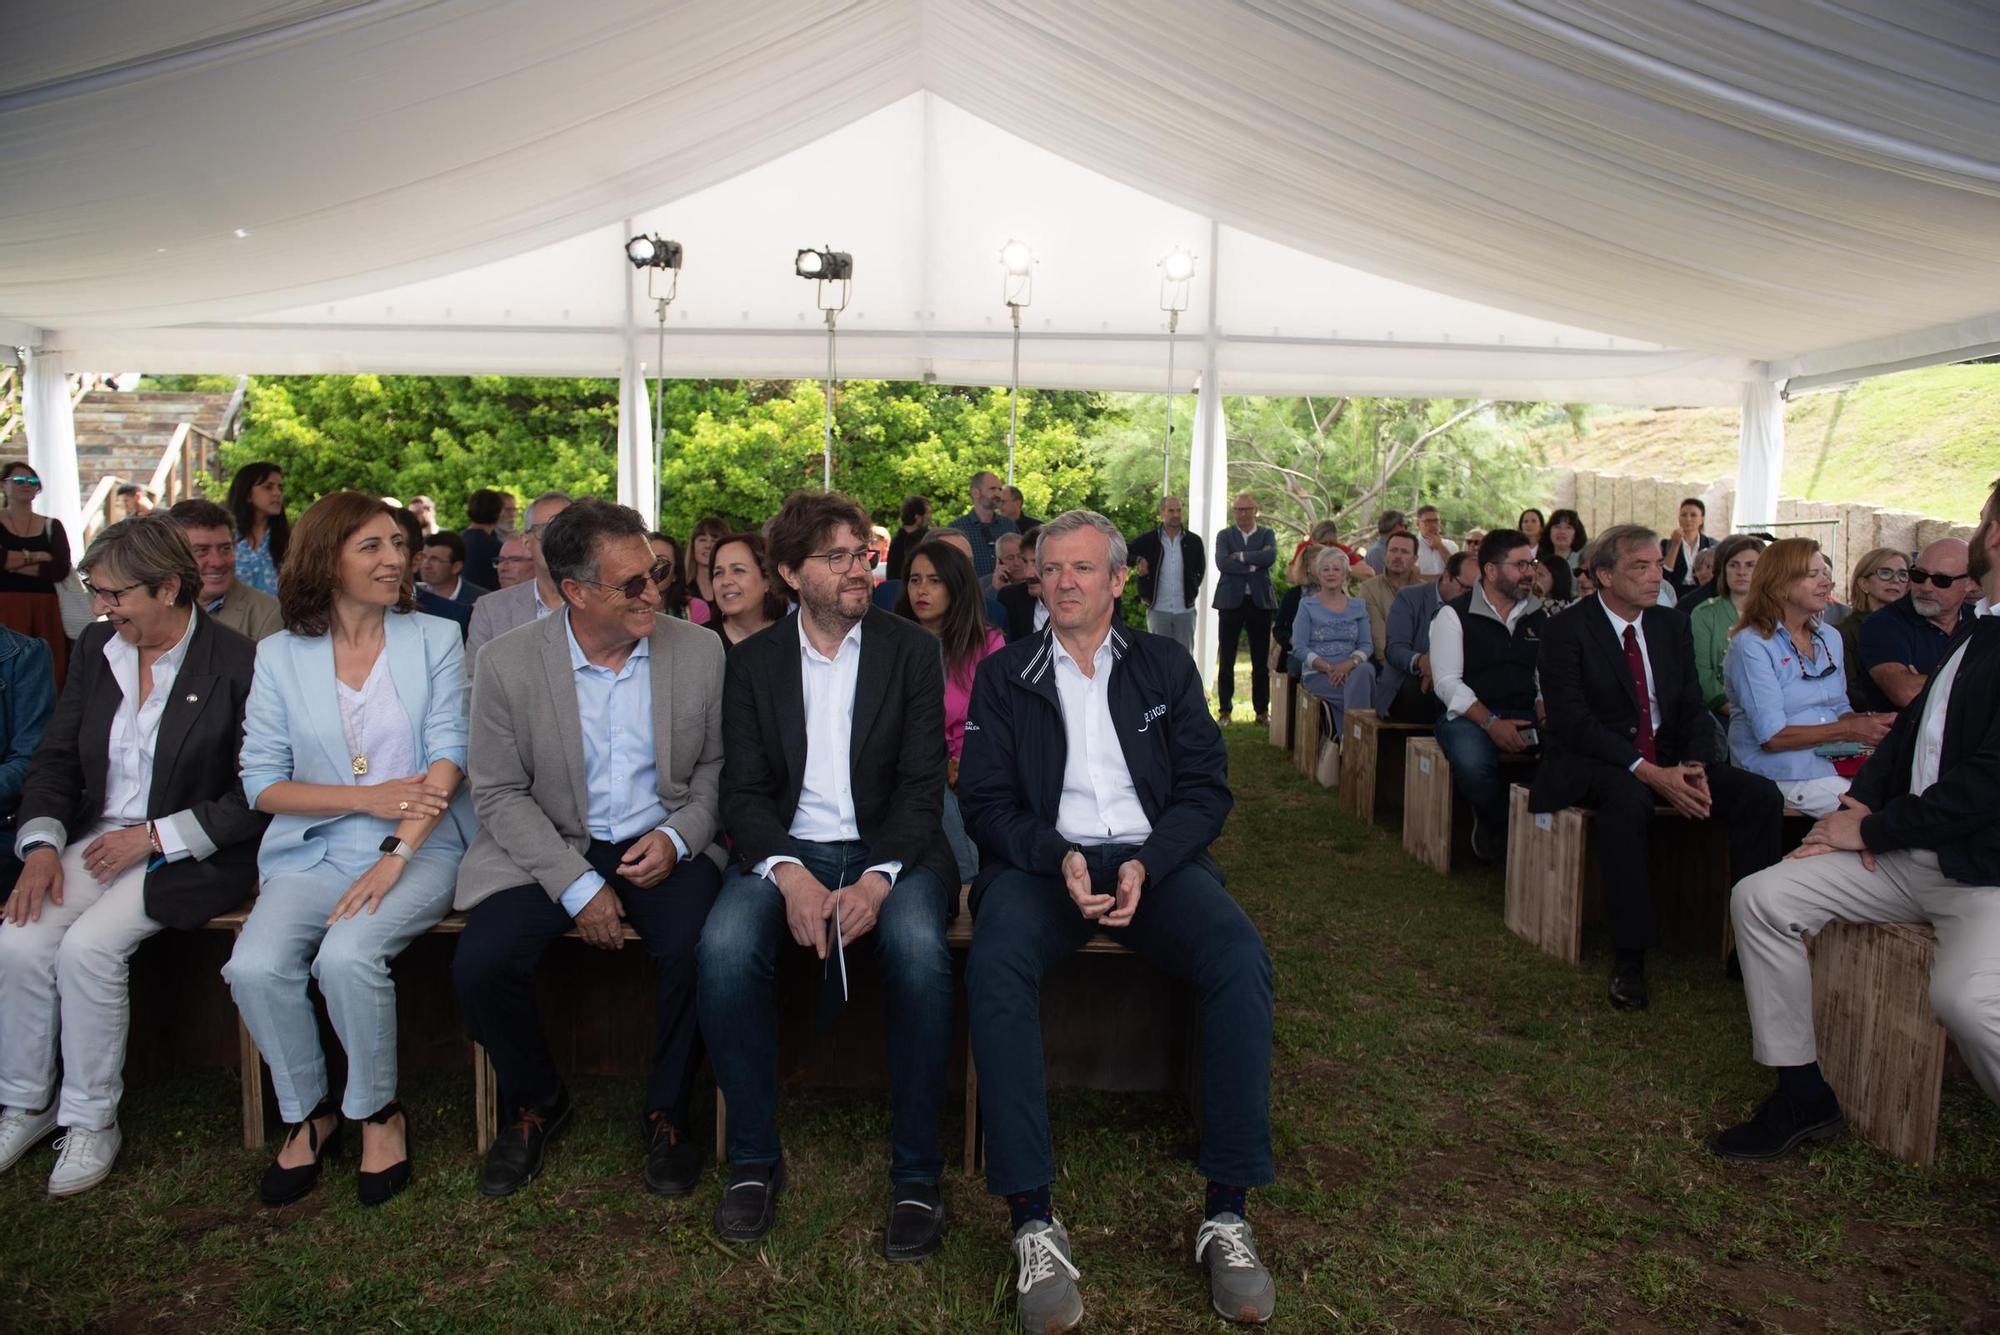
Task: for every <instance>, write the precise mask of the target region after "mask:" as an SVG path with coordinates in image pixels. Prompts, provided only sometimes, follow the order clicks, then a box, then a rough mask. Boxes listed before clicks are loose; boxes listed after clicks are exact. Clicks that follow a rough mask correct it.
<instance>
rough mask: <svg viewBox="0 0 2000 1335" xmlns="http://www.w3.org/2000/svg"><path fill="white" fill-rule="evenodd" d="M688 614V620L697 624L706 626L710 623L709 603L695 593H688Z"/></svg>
mask: <svg viewBox="0 0 2000 1335" xmlns="http://www.w3.org/2000/svg"><path fill="white" fill-rule="evenodd" d="M687 614H688V620H689V621H692V622H694V624H695V625H697V626H706V625H707V624H708V618H709V607H708V604H707V603H706V602H704V601H703V600H702V599H700V598H697V597H696V596H695V595H693V594H689V595H688V601H687Z"/></svg>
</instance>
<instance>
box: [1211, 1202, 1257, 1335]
mask: <svg viewBox="0 0 2000 1335" xmlns="http://www.w3.org/2000/svg"><path fill="white" fill-rule="evenodd" d="M1194 1259H1195V1261H1196V1263H1197V1264H1199V1263H1202V1262H1203V1261H1204V1260H1205V1261H1206V1263H1207V1265H1208V1300H1209V1302H1211V1303H1212V1304H1214V1306H1215V1314H1216V1315H1217V1316H1219V1317H1221V1318H1222V1319H1223V1320H1224V1321H1240V1322H1243V1323H1244V1324H1245V1325H1252V1326H1261V1325H1263V1324H1264V1323H1265V1322H1266V1321H1269V1320H1270V1319H1271V1309H1272V1308H1273V1307H1275V1306H1276V1305H1277V1301H1278V1286H1277V1284H1276V1283H1274V1282H1273V1281H1272V1279H1271V1272H1270V1271H1268V1270H1266V1269H1265V1268H1264V1263H1263V1262H1262V1261H1260V1260H1258V1259H1257V1242H1256V1239H1254V1238H1252V1237H1251V1236H1250V1222H1249V1221H1248V1220H1246V1219H1243V1218H1241V1217H1240V1216H1238V1215H1234V1214H1230V1213H1228V1212H1227V1211H1225V1212H1224V1213H1222V1214H1219V1215H1217V1216H1216V1217H1215V1218H1213V1219H1210V1220H1207V1221H1205V1222H1204V1223H1203V1224H1202V1226H1201V1230H1200V1231H1199V1232H1198V1233H1196V1234H1195V1235H1194Z"/></svg>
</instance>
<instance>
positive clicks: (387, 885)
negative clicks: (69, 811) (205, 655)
mask: <svg viewBox="0 0 2000 1335" xmlns="http://www.w3.org/2000/svg"><path fill="white" fill-rule="evenodd" d="M411 568H412V567H411V562H410V559H409V552H408V550H407V541H406V539H405V538H404V536H403V530H402V528H401V527H400V526H399V525H398V524H397V522H396V518H395V516H394V514H393V513H392V512H391V511H390V509H389V507H388V506H387V505H385V504H383V503H382V502H381V501H379V500H377V499H376V498H375V497H373V496H364V495H362V494H361V493H359V492H353V491H337V492H334V493H333V494H332V495H330V496H326V497H323V498H321V499H320V500H318V501H316V502H315V503H314V504H313V506H312V508H310V509H308V510H307V511H306V512H305V514H304V515H303V516H301V517H300V519H299V531H298V535H297V542H296V543H295V545H294V547H293V549H292V553H291V558H290V560H288V561H287V562H286V564H285V569H284V574H283V576H282V578H281V579H280V581H279V589H278V601H279V603H280V605H281V610H282V612H283V615H284V618H285V629H284V630H283V631H281V632H279V633H278V634H276V635H273V636H271V637H270V638H269V639H267V640H265V641H263V642H262V643H261V644H259V645H258V646H257V672H256V677H255V679H254V681H253V682H252V685H251V688H250V701H249V705H248V708H247V709H246V711H245V716H244V723H243V759H242V766H243V796H244V798H245V800H246V801H248V802H249V804H250V805H251V806H252V807H253V808H255V809H256V810H258V811H263V812H268V813H270V814H271V816H272V817H273V819H272V821H271V828H270V829H269V831H268V832H266V834H265V835H264V843H263V846H262V848H261V849H260V850H259V852H258V857H257V867H258V871H259V873H260V874H261V875H262V878H263V893H262V894H260V895H259V896H258V897H257V906H256V907H255V908H254V909H252V910H251V912H250V920H249V921H248V922H247V923H245V924H244V926H243V932H242V935H241V936H239V937H238V938H237V941H236V950H235V952H234V953H233V954H232V955H231V956H230V958H229V963H228V964H227V965H225V966H224V967H223V971H222V974H223V977H224V978H225V979H226V980H228V983H229V988H230V991H231V993H233V994H234V996H235V998H236V1009H237V1011H238V1012H239V1013H240V1014H241V1015H242V1017H243V1023H244V1025H245V1027H247V1028H248V1029H249V1031H250V1035H251V1037H252V1038H254V1039H255V1040H256V1041H257V1048H258V1050H259V1051H260V1052H262V1053H263V1054H264V1060H265V1061H266V1062H267V1063H268V1064H269V1065H270V1067H271V1082H272V1085H273V1086H274V1087H275V1088H276V1089H277V1092H278V1107H279V1111H280V1112H281V1114H282V1115H283V1117H284V1119H285V1121H286V1122H287V1123H289V1124H290V1126H291V1128H292V1129H291V1133H290V1134H289V1135H287V1136H286V1138H285V1143H284V1147H283V1148H282V1149H281V1150H280V1151H279V1152H278V1157H277V1160H276V1161H275V1162H274V1163H272V1164H271V1165H270V1167H269V1168H268V1169H266V1170H265V1173H264V1180H263V1185H262V1187H261V1189H260V1193H259V1194H260V1195H261V1196H262V1198H263V1200H264V1203H265V1204H266V1205H284V1204H287V1203H289V1202H291V1201H296V1200H298V1199H300V1198H301V1197H303V1196H304V1195H305V1194H306V1193H307V1192H309V1191H311V1190H312V1189H313V1186H314V1185H315V1184H316V1183H317V1181H318V1179H319V1169H320V1164H321V1163H322V1161H323V1160H324V1159H325V1157H326V1155H327V1152H328V1150H329V1149H330V1147H331V1145H332V1142H333V1139H334V1137H335V1135H336V1134H337V1133H338V1131H339V1127H340V1118H341V1115H342V1114H345V1115H346V1116H347V1117H348V1118H349V1119H350V1120H352V1121H357V1122H360V1123H361V1124H362V1126H361V1165H360V1168H361V1171H360V1173H359V1175H358V1176H357V1178H356V1179H355V1188H356V1193H357V1195H359V1197H360V1198H361V1202H362V1204H364V1205H380V1204H382V1203H383V1202H385V1201H387V1200H388V1199H389V1198H390V1197H392V1196H394V1195H395V1194H396V1193H397V1192H399V1191H401V1190H402V1189H403V1188H404V1187H406V1186H408V1185H409V1181H410V1152H409V1133H408V1124H407V1122H406V1121H405V1119H404V1116H403V1107H402V1104H401V1103H400V1102H398V1100H397V1098H396V985H395V981H394V980H393V979H392V978H391V977H390V976H389V963H390V961H391V960H393V959H395V958H396V956H397V955H399V954H401V953H402V950H403V948H404V947H405V946H407V945H408V944H409V943H410V942H411V941H413V940H415V939H416V938H417V937H418V936H421V935H422V934H423V933H424V932H426V931H428V930H429V929H430V928H431V927H433V926H435V925H436V923H437V921H438V920H439V919H440V918H442V917H444V915H445V913H446V911H447V910H449V909H450V908H451V896H452V888H453V884H454V882H455V881H456V879H457V874H458V862H459V858H460V857H461V856H462V855H463V854H464V852H465V846H466V843H467V842H468V840H469V838H470V836H471V835H472V833H473V832H474V830H475V828H476V825H477V822H476V819H475V818H474V816H473V814H472V806H471V802H470V801H469V799H468V797H467V795H466V793H465V792H464V791H463V790H462V788H461V786H460V780H461V779H462V778H463V777H464V773H465V753H466V723H465V649H464V647H463V645H462V644H461V643H460V641H459V634H458V628H457V627H456V626H454V625H452V624H451V623H450V622H448V621H443V620H440V619H438V618H436V617H427V616H414V615H411V609H412V608H413V607H414V606H415V589H414V584H413V582H412V579H411ZM313 979H317V980H318V982H319V989H320V994H321V995H322V996H323V997H324V998H325V999H326V1009H327V1014H328V1016H329V1017H330V1018H331V1019H332V1021H333V1031H334V1033H335V1034H337V1035H338V1036H339V1038H340V1044H341V1047H342V1048H344V1049H345V1050H346V1052H347V1089H346V1093H345V1095H344V1097H343V1098H342V1100H341V1102H340V1104H339V1105H338V1106H336V1105H335V1104H334V1102H333V1099H332V1097H331V1095H330V1094H329V1092H328V1088H327V1076H326V1058H325V1056H324V1054H323V1053H322V1052H321V1050H320V1037H319V1022H318V1020H317V1019H316V1018H315V1017H314V1014H313V1003H312V997H311V996H310V994H309V993H308V991H307V985H308V983H309V982H310V981H312V980H313Z"/></svg>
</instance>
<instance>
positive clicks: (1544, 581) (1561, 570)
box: [1534, 556, 1576, 616]
mask: <svg viewBox="0 0 2000 1335" xmlns="http://www.w3.org/2000/svg"><path fill="white" fill-rule="evenodd" d="M1534 590H1535V596H1536V597H1537V598H1539V599H1541V600H1542V606H1544V607H1546V608H1548V609H1549V615H1550V616H1554V615H1555V614H1556V613H1558V612H1560V611H1562V610H1563V609H1564V608H1566V607H1568V606H1569V605H1570V604H1571V603H1573V602H1575V601H1576V580H1575V578H1574V576H1572V575H1571V573H1570V568H1569V562H1567V561H1544V560H1543V559H1542V558H1541V557H1539V556H1537V557H1536V558H1535V570H1534Z"/></svg>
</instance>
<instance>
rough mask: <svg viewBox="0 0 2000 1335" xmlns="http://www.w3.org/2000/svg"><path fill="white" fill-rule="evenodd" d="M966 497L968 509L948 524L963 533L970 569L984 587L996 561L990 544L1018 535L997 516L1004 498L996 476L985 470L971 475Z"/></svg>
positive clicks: (1004, 490) (1004, 486)
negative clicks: (968, 547) (968, 546)
mask: <svg viewBox="0 0 2000 1335" xmlns="http://www.w3.org/2000/svg"><path fill="white" fill-rule="evenodd" d="M965 491H966V495H967V496H968V497H969V498H970V499H971V501H972V508H971V509H970V510H968V511H966V512H965V513H964V514H962V515H960V516H959V517H958V518H956V519H954V520H952V521H951V527H953V528H955V529H957V530H958V531H959V532H960V533H963V534H964V535H965V537H966V540H967V541H968V542H970V543H971V544H972V569H973V572H974V573H975V574H977V575H978V576H979V582H980V583H981V584H982V585H983V584H985V583H986V582H987V581H988V580H989V579H990V578H991V577H992V575H993V565H994V562H995V560H996V557H995V555H994V550H993V544H994V543H995V542H996V541H997V540H998V539H999V537H1000V535H1001V534H1002V533H1019V532H1020V531H1021V530H1020V526H1019V525H1017V524H1015V522H1014V521H1013V520H1011V519H1009V518H1008V517H1007V516H1006V515H1004V514H1001V513H1000V508H999V507H1000V502H1001V501H1002V500H1004V499H1005V498H1006V495H1007V484H1006V483H1004V482H1002V481H1001V480H1000V475H999V474H998V473H994V472H990V471H987V470H985V469H982V470H980V471H979V472H977V473H974V474H973V475H972V481H971V482H970V483H968V484H967V485H966V488H965Z"/></svg>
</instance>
